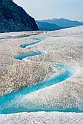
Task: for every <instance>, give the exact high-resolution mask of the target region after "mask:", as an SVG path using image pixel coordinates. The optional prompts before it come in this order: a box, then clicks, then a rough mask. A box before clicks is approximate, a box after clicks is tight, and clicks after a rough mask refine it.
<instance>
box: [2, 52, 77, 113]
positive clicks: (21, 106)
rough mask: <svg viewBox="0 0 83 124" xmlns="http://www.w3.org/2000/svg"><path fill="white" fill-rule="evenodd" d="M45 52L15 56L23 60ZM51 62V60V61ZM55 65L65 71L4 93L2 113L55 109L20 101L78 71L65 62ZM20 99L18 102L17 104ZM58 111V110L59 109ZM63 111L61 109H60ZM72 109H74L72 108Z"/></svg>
mask: <svg viewBox="0 0 83 124" xmlns="http://www.w3.org/2000/svg"><path fill="white" fill-rule="evenodd" d="M41 54H44V53H42V52H40V51H39V52H33V53H28V54H27V55H24V56H23V55H18V56H15V58H16V59H19V60H22V59H24V58H26V57H30V56H35V55H41ZM50 63H51V62H50ZM52 64H53V65H54V66H58V67H60V68H61V69H64V72H62V73H60V74H58V75H55V76H53V77H51V78H49V79H47V80H44V81H42V82H38V83H37V84H34V85H31V86H28V87H26V88H23V89H21V90H18V91H16V92H13V93H11V94H8V95H4V96H1V97H0V114H10V113H17V112H34V111H35V112H36V111H55V110H53V109H52V110H49V109H48V108H46V109H42V108H37V109H35V107H33V106H30V103H29V102H28V103H27V104H26V101H27V99H26V101H25V102H20V101H21V100H22V98H23V97H24V96H25V95H28V94H30V93H32V92H36V91H38V90H40V89H42V88H46V87H48V86H52V85H54V84H57V83H60V82H62V81H64V80H66V79H68V78H70V77H71V76H72V75H73V74H74V73H75V72H76V71H75V69H74V68H73V67H69V66H66V65H63V64H54V63H52ZM17 101H18V104H17ZM29 106H30V107H29ZM57 111H58V110H57ZM59 111H61V110H59ZM71 111H72V110H71Z"/></svg>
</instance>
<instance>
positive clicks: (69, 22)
mask: <svg viewBox="0 0 83 124" xmlns="http://www.w3.org/2000/svg"><path fill="white" fill-rule="evenodd" d="M38 22H47V23H49V24H56V25H58V26H60V27H62V28H69V27H76V26H81V25H83V22H79V21H72V20H68V19H65V18H60V19H57V18H53V19H44V20H38Z"/></svg>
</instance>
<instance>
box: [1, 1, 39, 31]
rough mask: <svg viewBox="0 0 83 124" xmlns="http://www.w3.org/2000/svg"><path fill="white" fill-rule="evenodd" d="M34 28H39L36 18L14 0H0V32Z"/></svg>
mask: <svg viewBox="0 0 83 124" xmlns="http://www.w3.org/2000/svg"><path fill="white" fill-rule="evenodd" d="M32 30H33V31H34V30H38V26H37V24H36V22H35V20H34V18H32V17H31V16H30V15H28V14H27V13H26V12H25V10H24V9H23V8H22V7H20V6H18V5H17V4H15V3H14V2H13V1H12V0H0V32H14V31H32Z"/></svg>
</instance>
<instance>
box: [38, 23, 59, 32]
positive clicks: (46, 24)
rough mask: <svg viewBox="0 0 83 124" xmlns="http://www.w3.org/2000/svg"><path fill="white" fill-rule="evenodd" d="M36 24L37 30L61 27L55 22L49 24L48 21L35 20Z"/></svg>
mask: <svg viewBox="0 0 83 124" xmlns="http://www.w3.org/2000/svg"><path fill="white" fill-rule="evenodd" d="M36 24H37V25H38V28H39V30H45V31H51V30H59V29H61V27H60V26H58V25H56V24H50V23H48V22H39V21H36Z"/></svg>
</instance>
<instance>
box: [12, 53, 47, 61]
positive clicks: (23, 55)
mask: <svg viewBox="0 0 83 124" xmlns="http://www.w3.org/2000/svg"><path fill="white" fill-rule="evenodd" d="M44 53H45V52H44V51H38V52H30V53H24V54H19V55H16V56H14V58H16V59H19V60H23V59H24V58H27V57H30V56H37V55H41V54H44Z"/></svg>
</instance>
